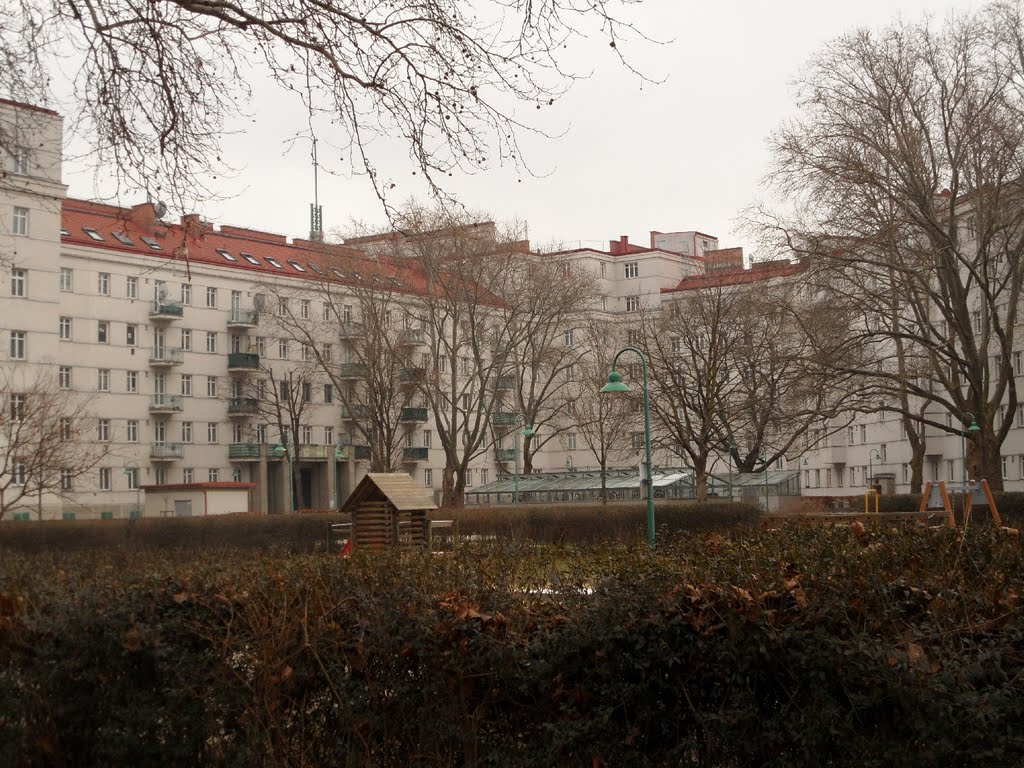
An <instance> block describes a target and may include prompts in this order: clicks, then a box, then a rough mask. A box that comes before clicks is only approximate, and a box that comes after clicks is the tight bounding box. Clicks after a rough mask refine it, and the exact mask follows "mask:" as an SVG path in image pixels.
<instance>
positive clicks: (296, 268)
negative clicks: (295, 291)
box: [288, 259, 306, 272]
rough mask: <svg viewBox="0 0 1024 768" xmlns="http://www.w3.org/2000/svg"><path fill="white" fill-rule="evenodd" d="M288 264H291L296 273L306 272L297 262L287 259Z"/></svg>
mask: <svg viewBox="0 0 1024 768" xmlns="http://www.w3.org/2000/svg"><path fill="white" fill-rule="evenodd" d="M288 263H289V264H291V265H292V266H293V267H295V271H296V272H305V271H306V268H305V267H304V266H302V265H301V264H299V262H297V261H295V260H293V259H288Z"/></svg>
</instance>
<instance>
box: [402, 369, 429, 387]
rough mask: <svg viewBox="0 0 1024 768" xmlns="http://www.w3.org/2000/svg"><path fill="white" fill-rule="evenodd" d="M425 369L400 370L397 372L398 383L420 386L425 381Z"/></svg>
mask: <svg viewBox="0 0 1024 768" xmlns="http://www.w3.org/2000/svg"><path fill="white" fill-rule="evenodd" d="M426 378H427V369H426V368H402V369H401V370H400V371H399V372H398V383H399V384H409V385H411V384H420V383H422V382H423V381H426Z"/></svg>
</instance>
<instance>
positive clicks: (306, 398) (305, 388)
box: [302, 381, 313, 403]
mask: <svg viewBox="0 0 1024 768" xmlns="http://www.w3.org/2000/svg"><path fill="white" fill-rule="evenodd" d="M302 402H304V403H311V402H313V385H312V384H310V383H309V382H308V381H304V382H302Z"/></svg>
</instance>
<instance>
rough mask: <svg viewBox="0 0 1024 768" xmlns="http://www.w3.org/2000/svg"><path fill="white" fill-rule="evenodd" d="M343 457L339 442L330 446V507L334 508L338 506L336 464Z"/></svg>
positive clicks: (343, 452) (343, 450) (342, 449)
mask: <svg viewBox="0 0 1024 768" xmlns="http://www.w3.org/2000/svg"><path fill="white" fill-rule="evenodd" d="M344 458H345V449H344V448H343V447H342V445H341V443H337V444H336V445H332V446H331V469H330V472H331V509H336V508H337V506H338V464H337V462H338V461H340V460H341V459H344Z"/></svg>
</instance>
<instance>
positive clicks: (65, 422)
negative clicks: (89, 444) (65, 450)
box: [60, 416, 75, 443]
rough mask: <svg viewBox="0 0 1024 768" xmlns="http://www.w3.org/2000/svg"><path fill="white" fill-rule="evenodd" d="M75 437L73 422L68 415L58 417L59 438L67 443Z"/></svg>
mask: <svg viewBox="0 0 1024 768" xmlns="http://www.w3.org/2000/svg"><path fill="white" fill-rule="evenodd" d="M74 437H75V422H74V420H73V419H72V418H71V417H70V416H61V417H60V440H61V442H62V443H67V442H70V441H71V440H73V439H74Z"/></svg>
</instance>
